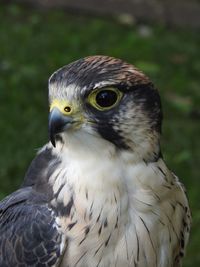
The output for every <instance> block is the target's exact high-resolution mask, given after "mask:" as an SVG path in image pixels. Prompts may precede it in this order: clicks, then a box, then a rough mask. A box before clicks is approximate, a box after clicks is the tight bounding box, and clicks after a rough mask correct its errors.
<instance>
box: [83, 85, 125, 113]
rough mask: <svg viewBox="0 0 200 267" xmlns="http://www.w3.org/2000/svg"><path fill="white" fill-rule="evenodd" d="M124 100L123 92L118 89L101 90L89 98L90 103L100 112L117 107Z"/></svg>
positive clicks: (94, 92) (95, 91)
mask: <svg viewBox="0 0 200 267" xmlns="http://www.w3.org/2000/svg"><path fill="white" fill-rule="evenodd" d="M121 98H122V92H121V91H119V89H117V88H112V87H111V88H100V89H96V90H94V91H93V92H92V93H91V94H90V95H89V96H88V102H89V103H90V104H91V105H92V106H93V107H95V108H96V109H98V110H100V111H106V110H109V109H112V108H113V107H115V106H116V105H117V104H118V103H119V101H120V100H121Z"/></svg>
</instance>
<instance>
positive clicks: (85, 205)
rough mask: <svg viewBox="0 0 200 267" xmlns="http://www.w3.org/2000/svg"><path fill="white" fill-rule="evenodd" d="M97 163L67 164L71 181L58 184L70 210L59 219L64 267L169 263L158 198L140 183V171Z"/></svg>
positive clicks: (67, 208) (147, 266)
mask: <svg viewBox="0 0 200 267" xmlns="http://www.w3.org/2000/svg"><path fill="white" fill-rule="evenodd" d="M94 166H95V165H90V166H89V165H88V166H87V164H86V165H83V166H80V164H79V165H78V166H76V164H75V165H74V164H73V166H68V172H67V174H66V173H65V172H64V173H65V174H64V175H66V176H67V179H68V183H65V185H64V186H63V187H62V189H58V190H60V192H59V195H58V200H59V201H61V200H62V201H63V207H64V208H63V210H67V212H66V213H64V212H63V214H62V216H60V218H59V222H58V223H59V224H60V225H61V228H62V232H63V234H64V236H65V238H66V240H67V249H66V250H65V253H64V256H63V260H62V264H61V266H62V267H66V266H69V267H72V266H77V267H94V266H99V267H100V266H101V267H114V266H117V267H121V266H124V267H128V266H130V267H131V266H138V267H145V266H146V267H154V266H162V267H165V266H170V265H167V258H168V256H169V254H168V251H169V249H168V248H165V247H167V246H168V245H169V244H168V243H169V237H168V236H169V234H168V233H167V232H166V231H167V229H168V228H167V227H165V226H164V224H165V223H164V222H162V219H161V217H162V216H161V214H159V213H160V209H159V206H158V205H157V203H158V199H157V198H156V197H153V195H152V194H151V192H149V190H145V189H142V188H141V185H139V184H138V182H137V180H136V179H134V175H138V173H137V172H136V173H134V172H133V171H131V175H130V174H129V171H125V172H124V168H120V164H119V165H116V164H113V163H112V162H111V163H109V164H107V163H106V162H105V163H104V164H102V166H98V167H97V166H96V168H94ZM54 186H55V185H54ZM57 187H58V186H57ZM163 228H165V230H164V231H163ZM158 232H159V233H160V234H161V236H159V235H158V234H157V233H158ZM165 234H166V236H167V238H164V239H163V236H164V235H165ZM162 241H164V245H162V244H161V243H162ZM166 251H167V253H166ZM161 258H162V259H161ZM160 263H161V264H160Z"/></svg>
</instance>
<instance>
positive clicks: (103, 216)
mask: <svg viewBox="0 0 200 267" xmlns="http://www.w3.org/2000/svg"><path fill="white" fill-rule="evenodd" d="M48 88H49V94H48V98H49V122H48V132H49V141H48V142H47V143H46V144H45V145H44V146H43V147H42V148H41V149H39V150H38V152H37V155H36V156H35V158H34V159H33V161H32V162H31V164H30V166H29V168H28V170H27V172H26V174H25V177H24V180H23V182H22V185H21V186H20V188H19V189H18V190H16V191H15V192H13V193H11V194H10V195H9V196H7V197H5V198H4V199H3V200H2V201H1V202H0V267H14V266H15V267H23V266H24V267H26V266H33V267H34V266H35V267H43V266H46V267H50V266H51V267H52V266H54V267H57V266H59V267H121V266H123V267H178V266H181V262H182V258H183V256H184V253H185V248H186V245H187V243H188V238H189V233H190V225H191V214H190V208H189V204H188V200H187V196H186V193H185V189H184V186H183V184H182V183H181V182H180V181H179V179H178V177H177V176H176V175H175V174H174V173H173V172H172V171H171V170H170V169H169V168H168V167H167V165H166V163H165V161H164V158H163V155H162V153H161V146H160V138H161V128H162V117H163V116H162V107H161V100H160V96H159V92H158V90H157V89H156V87H155V86H154V84H153V83H152V82H151V80H150V79H149V78H148V77H147V76H146V75H145V74H144V73H143V72H142V71H140V70H139V69H137V68H136V67H135V66H134V65H132V64H130V63H126V62H125V61H123V60H121V59H117V58H113V57H109V56H103V55H96V56H88V57H85V58H82V59H79V60H76V61H74V62H72V63H70V64H68V65H65V66H64V67H62V68H60V69H58V70H57V71H55V72H54V73H53V74H52V75H51V77H50V78H49V83H48ZM35 119H36V118H35ZM35 134H37V133H35Z"/></svg>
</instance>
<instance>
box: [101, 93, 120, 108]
mask: <svg viewBox="0 0 200 267" xmlns="http://www.w3.org/2000/svg"><path fill="white" fill-rule="evenodd" d="M117 99H118V95H117V93H116V92H115V91H112V90H102V91H100V92H99V93H98V94H97V95H96V103H97V104H98V105H99V106H100V107H105V108H106V107H111V106H112V105H114V104H115V103H116V102H117Z"/></svg>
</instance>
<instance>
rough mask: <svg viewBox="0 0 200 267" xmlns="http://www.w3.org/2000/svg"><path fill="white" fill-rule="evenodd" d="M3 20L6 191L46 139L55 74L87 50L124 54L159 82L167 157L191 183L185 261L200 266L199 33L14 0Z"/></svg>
mask: <svg viewBox="0 0 200 267" xmlns="http://www.w3.org/2000/svg"><path fill="white" fill-rule="evenodd" d="M0 25H1V27H0V73H1V79H0V149H1V153H0V198H3V197H5V196H6V195H7V194H8V193H10V192H12V191H13V190H15V189H16V188H17V187H18V186H19V185H20V183H21V182H22V180H23V176H24V173H25V171H26V169H27V167H28V165H29V164H30V161H31V160H32V158H33V157H34V155H35V153H36V150H37V149H38V148H39V147H41V146H42V145H43V144H44V143H45V142H47V140H48V132H47V124H48V122H47V119H48V102H47V80H48V77H49V76H50V74H51V73H52V72H53V71H54V70H56V69H57V68H59V67H61V66H63V65H65V64H67V63H69V62H71V61H73V60H76V59H78V58H80V57H84V56H87V55H93V54H106V55H110V56H115V57H119V58H122V59H124V60H126V61H128V62H130V63H133V64H135V65H136V66H137V67H139V68H141V69H142V70H143V71H144V72H145V73H146V74H148V75H149V76H150V77H151V79H152V80H153V81H154V83H155V84H156V85H157V87H158V88H159V90H160V94H161V98H162V103H163V109H164V124H163V137H162V150H163V154H164V158H165V160H166V162H167V164H168V166H169V167H170V168H171V169H172V170H173V171H174V172H175V173H176V174H177V175H178V176H179V177H180V178H181V181H182V182H183V183H184V184H185V186H186V188H187V192H188V197H189V202H190V206H191V209H192V213H193V227H192V233H191V238H190V243H189V246H188V249H187V256H186V257H185V260H184V267H197V266H200V242H199V240H200V227H199V226H200V201H199V195H200V177H199V166H200V153H199V150H200V141H199V139H200V123H199V121H200V86H199V84H200V34H199V33H198V32H197V31H192V30H191V29H190V30H189V29H185V30H180V29H170V28H167V27H165V26H162V25H149V26H144V25H134V26H130V25H129V26H128V25H122V24H120V23H119V22H116V21H115V20H109V19H105V18H95V17H89V16H80V15H79V16H78V15H75V14H71V15H70V14H66V13H64V12H62V11H59V10H57V11H56V10H51V11H44V10H43V11H42V10H32V9H27V8H25V7H20V6H17V5H13V4H12V5H11V4H10V5H5V6H3V5H2V6H1V8H0Z"/></svg>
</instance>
